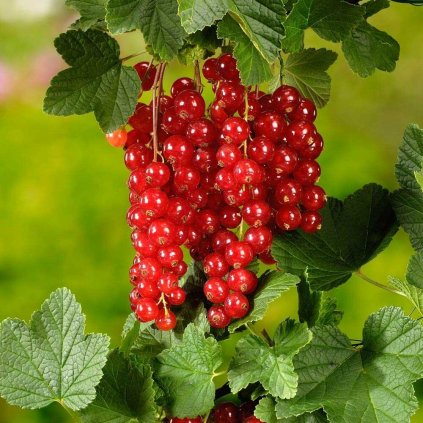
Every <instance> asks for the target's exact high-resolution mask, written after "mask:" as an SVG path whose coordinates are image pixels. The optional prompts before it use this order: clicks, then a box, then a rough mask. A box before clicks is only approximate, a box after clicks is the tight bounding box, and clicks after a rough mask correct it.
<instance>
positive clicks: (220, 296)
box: [203, 277, 229, 303]
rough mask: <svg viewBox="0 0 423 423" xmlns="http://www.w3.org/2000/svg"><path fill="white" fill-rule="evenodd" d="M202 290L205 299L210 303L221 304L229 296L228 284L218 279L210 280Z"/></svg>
mask: <svg viewBox="0 0 423 423" xmlns="http://www.w3.org/2000/svg"><path fill="white" fill-rule="evenodd" d="M203 290H204V295H205V296H206V298H207V299H208V300H209V301H210V302H212V303H222V302H223V301H225V298H226V297H227V296H228V295H229V287H228V284H227V283H226V282H225V281H224V280H223V279H222V278H220V277H219V278H218V277H213V278H210V279H209V280H208V281H207V282H206V283H205V284H204V288H203Z"/></svg>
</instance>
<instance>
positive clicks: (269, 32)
mask: <svg viewBox="0 0 423 423" xmlns="http://www.w3.org/2000/svg"><path fill="white" fill-rule="evenodd" d="M228 1H229V11H230V15H231V16H232V18H234V19H235V20H236V21H237V22H238V23H239V24H240V26H241V28H242V31H243V32H244V33H245V34H246V36H247V39H249V40H250V41H251V43H252V44H253V45H254V46H255V47H256V49H257V50H258V51H259V52H260V54H261V55H262V56H263V57H264V59H265V60H266V61H267V62H269V63H273V62H274V61H275V60H276V59H278V58H279V53H280V50H281V42H282V38H283V35H284V29H283V26H282V22H283V21H284V20H285V17H286V11H285V8H284V6H283V3H282V2H281V1H280V0H228Z"/></svg>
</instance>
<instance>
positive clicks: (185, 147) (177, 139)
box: [163, 135, 194, 168]
mask: <svg viewBox="0 0 423 423" xmlns="http://www.w3.org/2000/svg"><path fill="white" fill-rule="evenodd" d="M163 156H164V157H165V159H166V160H167V161H168V162H169V163H171V164H172V165H173V166H174V167H175V168H178V167H180V166H187V165H189V164H190V163H191V161H192V158H193V156H194V147H193V146H192V144H191V143H190V142H189V141H188V140H187V139H186V138H185V137H182V136H181V135H172V136H170V137H169V138H168V139H167V140H166V141H165V143H164V144H163Z"/></svg>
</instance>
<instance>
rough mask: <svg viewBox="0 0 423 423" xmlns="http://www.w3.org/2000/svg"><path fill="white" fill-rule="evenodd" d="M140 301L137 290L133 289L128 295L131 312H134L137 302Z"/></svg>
mask: <svg viewBox="0 0 423 423" xmlns="http://www.w3.org/2000/svg"><path fill="white" fill-rule="evenodd" d="M140 299H141V296H140V294H139V292H138V289H137V288H134V289H133V290H132V291H131V292H130V294H129V303H130V305H131V310H132V311H134V312H135V310H136V308H137V304H138V301H139V300H140Z"/></svg>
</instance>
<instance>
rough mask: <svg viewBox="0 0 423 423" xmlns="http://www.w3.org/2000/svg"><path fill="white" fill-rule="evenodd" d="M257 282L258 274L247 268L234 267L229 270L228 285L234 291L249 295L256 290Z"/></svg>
mask: <svg viewBox="0 0 423 423" xmlns="http://www.w3.org/2000/svg"><path fill="white" fill-rule="evenodd" d="M257 284H258V279H257V276H256V275H255V274H254V273H253V272H250V271H249V270H247V269H234V270H231V271H230V272H229V275H228V286H229V289H231V290H232V291H236V292H242V293H243V294H247V295H248V294H251V293H253V292H254V291H255V290H256V288H257Z"/></svg>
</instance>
